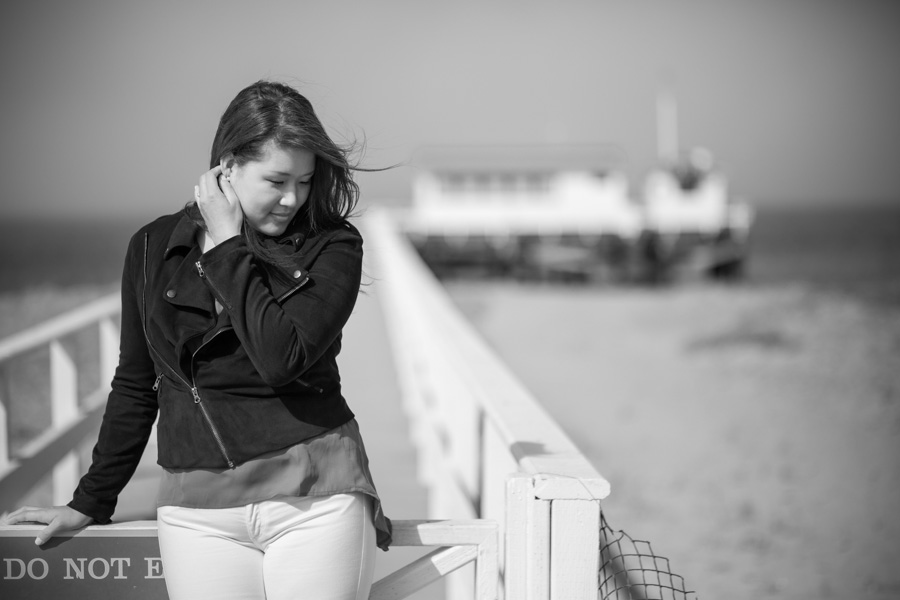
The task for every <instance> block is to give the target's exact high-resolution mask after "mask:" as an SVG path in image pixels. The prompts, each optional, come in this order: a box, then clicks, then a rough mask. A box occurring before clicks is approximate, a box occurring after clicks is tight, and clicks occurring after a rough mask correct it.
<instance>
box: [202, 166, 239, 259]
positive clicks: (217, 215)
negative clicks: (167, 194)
mask: <svg viewBox="0 0 900 600" xmlns="http://www.w3.org/2000/svg"><path fill="white" fill-rule="evenodd" d="M194 197H195V198H196V200H197V206H198V207H199V208H200V214H201V215H203V220H204V221H205V222H206V233H207V235H208V236H209V237H210V239H211V240H212V242H213V244H214V245H217V244H221V243H222V242H224V241H225V240H227V239H228V238H231V237H234V236H236V235H238V234H240V233H241V224H242V223H243V221H244V211H243V210H241V203H240V200H238V197H237V194H236V193H235V192H234V188H233V187H231V182H230V181H228V179H227V178H226V177H225V176H224V175H223V173H222V167H221V166H216V167H213V168H212V169H210V170H209V171H207V172H206V173H204V174H203V175H201V176H200V184H199V185H198V186H197V187H195V188H194Z"/></svg>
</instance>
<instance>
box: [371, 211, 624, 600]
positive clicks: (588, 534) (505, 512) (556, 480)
mask: <svg viewBox="0 0 900 600" xmlns="http://www.w3.org/2000/svg"><path fill="white" fill-rule="evenodd" d="M401 222H402V216H398V215H397V214H396V213H390V212H387V211H385V210H374V209H373V210H371V211H370V212H369V214H368V216H367V218H366V244H367V248H368V249H369V250H370V251H371V252H372V254H373V255H374V256H375V257H376V261H375V269H374V273H373V277H374V279H375V286H374V287H375V290H376V293H377V294H378V296H379V299H380V300H381V305H382V307H383V310H384V313H385V319H386V322H387V330H388V332H389V335H390V338H391V343H392V347H393V353H394V358H395V363H396V366H397V371H398V378H399V382H400V386H401V391H402V394H403V398H404V405H405V409H406V412H407V414H408V415H409V419H410V425H411V436H412V438H413V441H414V443H415V444H416V446H417V449H418V455H419V469H418V474H419V478H420V480H421V481H422V482H423V483H424V484H425V485H426V486H427V487H428V490H429V517H430V518H463V519H472V518H487V519H493V520H496V521H497V522H498V523H499V524H500V537H501V540H503V544H501V547H500V556H499V561H498V568H499V570H500V578H501V581H502V586H501V593H502V594H504V595H505V597H506V598H510V599H516V600H519V599H528V600H549V599H566V600H571V599H578V598H596V596H597V589H598V569H599V559H600V557H599V546H600V539H599V536H600V502H599V501H600V500H601V499H602V498H605V497H606V496H607V495H608V494H609V484H608V483H607V481H606V480H605V479H604V478H603V477H602V476H601V475H600V474H599V473H598V472H597V471H596V470H595V469H594V467H593V466H592V465H591V464H590V463H589V462H588V461H587V459H586V458H585V457H584V455H582V454H581V452H579V451H578V449H577V448H576V447H575V445H574V444H573V443H572V442H571V440H570V439H569V438H568V436H567V435H566V434H565V433H564V432H563V431H562V429H561V428H560V427H559V426H558V425H557V424H556V422H555V421H554V420H553V419H552V418H551V417H550V416H549V415H548V414H547V413H546V411H544V409H543V408H542V407H541V406H540V404H539V403H538V402H537V401H536V400H535V398H534V397H533V396H532V395H531V394H530V392H529V391H528V390H527V389H526V388H525V387H524V386H523V385H522V383H521V382H520V381H519V380H518V379H517V378H516V377H515V376H513V375H512V373H511V372H510V370H509V369H508V367H507V366H506V365H505V364H504V363H503V362H502V361H501V360H500V359H499V358H498V357H497V356H496V355H495V354H494V353H493V352H492V351H491V350H490V348H489V347H488V346H487V344H486V343H485V342H484V340H483V339H482V338H481V336H479V335H478V334H477V333H476V332H475V330H474V328H473V327H472V326H471V324H470V323H468V321H466V319H465V318H464V317H463V316H462V314H461V313H460V312H459V311H458V309H457V308H456V307H455V306H454V305H453V304H452V302H451V300H450V298H449V297H448V295H447V294H446V292H445V291H444V290H443V288H442V287H441V285H440V283H439V282H438V281H437V280H436V279H435V277H434V276H433V275H432V273H431V272H430V271H429V270H428V268H427V267H426V265H425V264H424V263H423V262H422V260H421V259H420V258H419V257H418V255H417V254H416V253H415V251H414V249H413V248H412V246H411V244H410V243H409V242H408V241H407V240H406V239H405V238H404V237H403V235H402V224H401ZM535 318H539V316H537V315H536V316H535ZM523 326H527V323H526V324H523ZM535 351H536V352H540V351H541V350H540V349H539V348H536V349H535ZM471 577H472V574H471V570H469V571H468V572H465V571H464V572H462V573H460V574H459V575H457V576H454V577H451V578H448V596H449V599H450V600H456V599H457V598H469V597H471V595H470V594H471V590H472V582H471Z"/></svg>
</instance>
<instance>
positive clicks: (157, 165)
mask: <svg viewBox="0 0 900 600" xmlns="http://www.w3.org/2000/svg"><path fill="white" fill-rule="evenodd" d="M895 6H900V5H897V4H896V3H894V2H890V1H884V2H879V1H876V0H870V1H861V2H838V1H835V0H823V1H819V2H813V1H803V0H786V1H781V2H775V1H761V2H753V1H750V0H746V1H742V2H741V1H735V0H718V1H712V0H683V1H680V2H670V1H665V0H658V1H652V0H634V1H630V2H613V1H611V0H594V1H576V0H559V1H555V2H535V1H532V0H517V1H510V0H501V1H494V2H490V1H487V0H482V1H474V0H457V1H454V2H432V1H428V0H384V1H374V0H371V1H365V0H355V1H340V0H333V1H329V2H316V3H312V2H297V1H296V0H294V1H290V2H289V1H282V0H259V1H255V2H252V3H250V2H233V1H228V0H219V1H216V2H177V1H167V0H162V1H156V2H132V1H130V0H122V1H112V0H81V1H78V2H67V1H57V2H49V1H41V0H35V1H33V2H18V3H16V5H14V6H11V7H8V8H6V9H5V10H4V13H5V14H4V18H3V20H2V23H0V45H2V47H0V72H2V86H3V94H2V103H3V106H2V111H0V120H2V121H0V126H2V129H0V131H2V137H0V152H2V156H0V181H2V182H3V183H2V186H0V194H2V202H0V218H11V217H18V216H37V217H43V218H50V217H62V218H80V217H87V218H94V217H99V216H111V217H128V218H144V217H147V218H150V217H154V216H157V215H159V214H163V213H168V212H173V211H175V210H177V209H179V208H180V207H181V206H183V205H184V203H185V202H186V201H187V200H189V199H190V197H191V194H192V190H193V185H194V184H195V183H196V180H197V178H198V177H199V175H200V174H201V173H202V172H203V171H204V170H206V168H207V165H208V162H209V156H208V152H209V147H210V144H211V141H212V137H213V134H214V133H215V128H216V124H217V122H218V119H219V116H220V115H221V113H222V111H223V110H224V109H225V107H226V106H227V104H228V102H229V101H230V100H231V98H232V97H233V96H234V95H235V94H236V93H237V92H238V91H239V90H240V89H241V88H242V87H244V86H246V85H247V84H249V83H252V82H253V81H256V80H258V79H261V78H274V79H278V80H281V81H285V82H288V83H291V84H293V85H296V86H297V87H298V88H299V89H300V90H301V91H302V92H303V93H304V94H305V95H306V96H307V97H309V98H310V100H311V101H312V102H313V104H314V106H315V107H316V109H317V112H318V113H319V115H320V117H321V118H322V120H323V121H324V122H325V124H326V126H327V128H328V130H329V132H330V133H331V134H332V136H333V137H334V138H336V139H337V140H339V141H353V140H356V141H364V142H365V148H366V151H365V153H364V155H363V156H362V164H363V166H368V167H383V166H388V165H393V164H400V165H401V166H399V167H397V168H395V169H392V170H390V171H387V172H382V173H371V174H370V173H362V174H360V175H359V176H358V181H359V183H360V185H361V187H362V192H363V198H364V200H365V201H370V202H381V201H384V202H389V203H401V202H404V201H405V200H406V199H408V197H409V195H410V181H411V178H412V177H413V176H414V174H415V173H416V172H417V170H418V169H420V168H422V166H421V164H419V163H418V162H417V149H418V148H421V147H423V146H429V145H446V144H453V145H456V144H459V145H476V146H477V145H482V144H488V145H495V144H502V145H517V144H526V145H545V144H549V145H556V144H564V145H576V146H578V145H595V144H603V145H606V144H611V145H613V146H614V147H616V148H618V149H619V150H620V154H621V156H622V157H624V159H623V162H622V164H621V165H620V166H621V168H623V169H624V170H625V171H626V173H627V174H628V176H629V179H630V182H631V186H632V190H633V192H634V194H635V195H639V193H640V182H641V180H642V178H643V176H644V175H646V173H647V172H648V170H650V169H651V168H652V167H653V166H654V164H655V160H656V123H655V101H656V94H657V92H658V91H659V90H660V89H662V88H663V87H664V86H667V87H668V88H669V89H671V90H672V91H673V92H674V94H675V96H676V98H677V100H678V106H679V141H680V143H681V145H682V146H683V147H685V148H689V147H692V146H697V145H699V146H704V147H706V148H709V149H710V150H711V151H712V152H713V154H714V156H715V157H716V160H717V162H718V164H719V165H720V167H721V168H722V169H723V170H724V171H725V172H726V173H727V174H728V176H729V178H730V183H731V189H732V191H733V193H734V194H736V195H738V196H741V197H743V198H746V199H747V200H749V201H750V202H751V203H754V204H757V205H760V206H768V205H781V204H786V205H793V204H801V205H811V204H833V203H844V204H853V203H857V204H871V203H900V178H898V177H897V164H898V160H897V159H898V156H900V152H898V149H897V140H898V139H900V117H898V108H897V107H900V69H898V68H897V66H896V57H897V56H900V35H897V34H898V33H900V8H895Z"/></svg>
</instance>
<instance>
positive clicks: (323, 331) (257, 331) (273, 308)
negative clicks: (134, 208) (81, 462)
mask: <svg viewBox="0 0 900 600" xmlns="http://www.w3.org/2000/svg"><path fill="white" fill-rule="evenodd" d="M196 234H197V226H196V225H195V224H194V223H193V222H192V221H191V220H190V219H189V218H188V217H187V216H186V215H185V214H184V213H183V212H180V213H176V214H174V215H169V216H165V217H162V218H160V219H157V220H156V221H154V222H152V223H150V224H149V225H146V226H145V227H143V228H142V229H141V230H140V231H138V232H137V234H135V235H134V237H133V238H132V240H131V243H130V245H129V247H128V254H127V256H126V261H125V268H124V272H123V276H122V329H121V345H120V356H119V365H118V367H117V369H116V373H115V377H114V378H113V382H112V391H111V392H110V395H109V399H108V401H107V406H106V412H105V414H104V416H103V423H102V425H101V429H100V435H99V438H98V441H97V444H96V446H95V447H94V451H93V462H92V465H91V468H90V469H89V471H88V473H87V474H86V475H85V476H84V477H83V478H82V479H81V482H80V483H79V485H78V489H77V490H76V492H75V496H74V499H73V500H72V502H70V503H69V506H71V507H72V508H74V509H76V510H78V511H79V512H82V513H84V514H86V515H88V516H90V517H92V518H94V519H95V520H96V521H98V522H100V523H105V522H108V521H109V518H110V516H111V515H112V513H113V511H114V509H115V504H116V499H117V497H118V494H119V492H120V491H121V490H122V488H123V487H124V486H125V484H126V483H127V482H128V480H129V479H130V477H131V475H132V474H133V473H134V470H135V468H136V467H137V464H138V462H139V461H140V458H141V455H142V453H143V450H144V447H145V446H146V443H147V440H148V438H149V436H150V431H151V426H152V425H153V422H154V420H155V419H156V417H157V413H158V414H159V423H158V425H157V429H158V437H157V439H158V446H159V464H160V465H162V466H163V467H168V468H226V467H234V466H235V465H237V464H240V463H242V462H244V461H246V460H248V459H251V458H253V457H256V456H259V455H261V454H264V453H266V452H270V451H273V450H277V449H280V448H285V447H288V446H291V445H293V444H296V443H298V442H300V441H303V440H304V439H307V438H310V437H313V436H316V435H318V434H320V433H323V432H325V431H327V430H329V429H332V428H334V427H337V426H339V425H342V424H343V423H346V422H347V421H349V420H350V419H352V418H353V413H352V412H351V411H350V409H349V407H348V406H347V403H346V401H345V400H344V397H343V396H342V395H341V384H340V375H339V373H338V368H337V362H336V360H335V359H336V357H337V354H338V352H340V348H341V330H342V328H343V326H344V324H345V323H346V321H347V319H348V318H349V316H350V313H351V311H352V310H353V306H354V304H355V303H356V297H357V294H358V291H359V284H360V276H361V269H362V237H361V236H360V234H359V232H358V231H357V230H356V229H355V228H354V227H353V226H352V225H350V224H349V223H344V224H343V225H342V226H340V227H337V228H334V229H331V230H328V231H324V232H320V233H318V234H311V235H304V234H303V233H301V232H298V231H294V232H291V231H288V232H286V233H285V235H284V236H282V238H280V239H278V240H273V243H272V245H271V248H273V249H275V250H276V251H277V252H279V253H280V254H283V255H284V256H287V257H290V265H289V266H288V267H276V266H273V265H271V264H269V263H265V262H263V261H260V260H258V259H256V258H255V257H254V256H253V255H252V254H251V252H250V250H249V249H248V247H247V246H246V244H245V243H244V240H243V238H242V237H240V236H236V237H234V238H231V239H229V240H226V241H225V242H223V243H222V244H219V245H218V246H216V247H214V248H213V249H212V250H210V251H209V252H207V253H206V254H201V251H200V248H199V246H198V244H197V241H196ZM216 300H217V301H218V302H219V303H220V304H221V305H222V307H223V309H222V311H221V313H219V314H218V315H217V313H216V307H215V301H216Z"/></svg>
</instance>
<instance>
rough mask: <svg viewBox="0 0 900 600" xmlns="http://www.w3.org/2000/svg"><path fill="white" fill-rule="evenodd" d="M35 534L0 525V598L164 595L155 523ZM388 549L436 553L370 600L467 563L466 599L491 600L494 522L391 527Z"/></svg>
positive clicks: (395, 598) (398, 599)
mask: <svg viewBox="0 0 900 600" xmlns="http://www.w3.org/2000/svg"><path fill="white" fill-rule="evenodd" d="M42 528H43V525H19V526H6V527H0V557H2V559H3V560H2V561H0V597H2V598H20V597H29V598H67V599H69V600H80V599H84V600H88V599H93V598H110V597H115V598H120V599H123V600H127V599H128V598H143V599H147V600H151V599H160V600H162V599H164V598H166V597H167V594H166V590H165V584H164V578H165V571H164V568H163V565H162V562H161V561H160V558H159V544H158V542H157V527H156V521H132V522H128V523H119V524H113V525H94V526H90V527H86V528H84V529H81V530H79V531H74V532H66V533H63V534H61V535H59V536H57V537H56V538H53V540H51V541H50V542H48V543H46V544H45V546H44V547H43V548H41V549H37V548H36V547H35V545H34V544H33V539H34V536H35V535H36V534H37V532H38V531H39V530H40V529H42ZM110 538H115V544H114V545H113V544H110V541H111V540H110ZM392 545H393V546H436V547H437V548H436V549H435V550H433V551H432V552H430V553H428V554H426V555H425V556H422V557H420V558H418V559H417V560H415V561H413V562H412V563H410V564H408V565H406V566H404V567H402V568H401V569H399V570H397V571H396V572H394V573H391V574H389V575H386V576H385V577H383V578H382V579H380V580H379V581H376V582H375V583H374V584H373V585H372V589H371V592H370V594H369V598H370V600H402V599H403V598H407V597H409V595H411V594H413V593H414V592H416V591H418V590H420V589H422V588H424V587H425V586H427V585H429V584H431V583H434V582H435V581H437V580H439V579H440V578H441V577H444V576H445V575H447V574H449V573H452V572H453V571H455V570H457V569H459V568H461V567H463V566H465V565H468V564H472V565H474V566H475V569H476V571H477V573H478V575H477V585H476V588H475V591H474V596H473V598H474V600H496V598H497V589H498V582H497V545H498V540H497V525H496V523H493V522H490V521H484V520H478V521H458V520H457V521H452V520H451V521H394V522H393V542H392Z"/></svg>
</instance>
